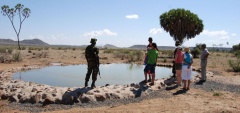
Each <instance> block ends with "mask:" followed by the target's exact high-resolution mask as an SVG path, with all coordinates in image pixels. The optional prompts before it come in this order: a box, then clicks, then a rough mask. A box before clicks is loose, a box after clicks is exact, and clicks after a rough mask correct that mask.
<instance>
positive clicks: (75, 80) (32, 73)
mask: <svg viewBox="0 0 240 113" xmlns="http://www.w3.org/2000/svg"><path fill="white" fill-rule="evenodd" d="M144 67H145V66H144V65H137V64H101V65H100V71H101V79H100V77H99V76H98V78H97V79H98V80H97V82H96V85H97V86H103V85H105V84H119V85H124V84H130V83H138V82H140V81H142V80H143V79H144V74H143V69H144ZM155 71H156V79H159V78H166V77H170V75H171V68H164V67H156V70H155ZM86 73H87V65H70V66H50V67H45V68H41V69H34V70H29V71H26V72H18V73H15V74H14V76H13V79H22V80H24V81H31V82H36V83H40V84H48V85H51V86H65V87H80V86H81V87H82V86H84V81H85V76H86ZM89 83H91V79H90V81H89Z"/></svg>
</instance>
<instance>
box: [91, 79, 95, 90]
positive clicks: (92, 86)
mask: <svg viewBox="0 0 240 113" xmlns="http://www.w3.org/2000/svg"><path fill="white" fill-rule="evenodd" d="M94 88H96V86H95V81H93V82H92V85H91V89H94Z"/></svg>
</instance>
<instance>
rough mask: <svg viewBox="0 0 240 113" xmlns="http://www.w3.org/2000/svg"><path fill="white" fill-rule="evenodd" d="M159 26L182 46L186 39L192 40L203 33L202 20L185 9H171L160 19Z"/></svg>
mask: <svg viewBox="0 0 240 113" xmlns="http://www.w3.org/2000/svg"><path fill="white" fill-rule="evenodd" d="M159 18H160V25H161V27H163V29H164V30H165V31H167V32H169V34H170V36H172V37H173V40H174V41H176V40H179V41H180V43H181V44H182V43H183V42H184V41H185V40H186V39H191V38H194V37H195V36H196V35H198V34H200V33H201V32H202V31H203V27H204V25H203V23H202V20H201V19H199V18H198V16H197V15H196V14H193V13H191V12H190V11H189V10H185V9H172V10H170V11H168V12H165V13H163V14H162V15H161V16H160V17H159Z"/></svg>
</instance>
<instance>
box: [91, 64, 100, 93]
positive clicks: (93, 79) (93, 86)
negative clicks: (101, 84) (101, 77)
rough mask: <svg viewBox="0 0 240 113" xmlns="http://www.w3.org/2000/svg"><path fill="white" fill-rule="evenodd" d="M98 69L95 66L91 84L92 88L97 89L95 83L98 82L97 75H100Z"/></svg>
mask: <svg viewBox="0 0 240 113" xmlns="http://www.w3.org/2000/svg"><path fill="white" fill-rule="evenodd" d="M98 71H99V70H98V67H97V66H96V65H95V66H94V68H93V74H92V84H91V88H92V89H93V88H95V87H96V86H95V82H96V81H97V75H98Z"/></svg>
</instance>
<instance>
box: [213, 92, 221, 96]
mask: <svg viewBox="0 0 240 113" xmlns="http://www.w3.org/2000/svg"><path fill="white" fill-rule="evenodd" d="M221 95H222V94H221V93H218V92H215V93H213V96H221Z"/></svg>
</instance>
